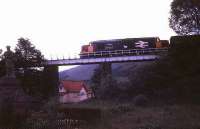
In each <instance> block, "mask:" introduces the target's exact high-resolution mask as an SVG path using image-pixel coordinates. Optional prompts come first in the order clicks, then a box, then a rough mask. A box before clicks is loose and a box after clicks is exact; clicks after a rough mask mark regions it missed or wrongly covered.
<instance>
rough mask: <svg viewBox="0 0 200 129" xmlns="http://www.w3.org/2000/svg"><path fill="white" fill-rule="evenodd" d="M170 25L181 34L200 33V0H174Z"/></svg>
mask: <svg viewBox="0 0 200 129" xmlns="http://www.w3.org/2000/svg"><path fill="white" fill-rule="evenodd" d="M170 13H171V16H170V18H169V23H170V24H169V25H170V27H171V28H172V29H173V30H174V31H175V32H176V33H177V34H179V35H191V34H200V0H173V2H172V3H171V12H170Z"/></svg>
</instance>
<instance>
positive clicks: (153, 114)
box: [62, 100, 200, 129]
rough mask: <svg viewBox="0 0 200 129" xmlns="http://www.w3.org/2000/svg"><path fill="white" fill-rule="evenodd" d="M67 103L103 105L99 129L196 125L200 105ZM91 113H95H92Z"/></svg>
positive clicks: (191, 128) (192, 127)
mask: <svg viewBox="0 0 200 129" xmlns="http://www.w3.org/2000/svg"><path fill="white" fill-rule="evenodd" d="M62 106H64V107H79V108H82V107H83V108H100V109H101V111H102V119H101V122H98V125H95V127H94V128H98V129H197V128H200V123H199V120H200V105H165V106H146V107H138V106H134V105H133V104H132V103H121V104H119V103H116V102H108V101H96V100H94V101H89V102H84V103H79V104H65V105H62ZM91 115H92V114H91Z"/></svg>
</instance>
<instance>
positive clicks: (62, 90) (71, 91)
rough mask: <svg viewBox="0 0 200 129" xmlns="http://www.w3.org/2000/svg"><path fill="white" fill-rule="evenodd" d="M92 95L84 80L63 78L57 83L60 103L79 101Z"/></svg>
mask: <svg viewBox="0 0 200 129" xmlns="http://www.w3.org/2000/svg"><path fill="white" fill-rule="evenodd" d="M92 97H93V93H92V90H91V89H90V88H88V86H86V83H85V82H84V81H71V80H63V81H61V82H60V85H59V101H60V102H61V103H71V102H81V101H84V100H87V99H89V98H92Z"/></svg>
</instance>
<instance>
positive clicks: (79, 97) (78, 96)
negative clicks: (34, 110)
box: [59, 88, 88, 103]
mask: <svg viewBox="0 0 200 129" xmlns="http://www.w3.org/2000/svg"><path fill="white" fill-rule="evenodd" d="M86 99H88V96H87V92H86V90H85V88H82V89H81V90H80V92H76V93H66V92H65V93H64V94H63V95H60V97H59V101H60V102H61V103H71V102H80V101H83V100H86Z"/></svg>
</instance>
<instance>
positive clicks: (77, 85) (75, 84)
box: [61, 80, 87, 92]
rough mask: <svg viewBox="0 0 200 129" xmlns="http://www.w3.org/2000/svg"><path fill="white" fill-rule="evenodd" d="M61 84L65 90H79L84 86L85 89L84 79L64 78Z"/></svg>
mask: <svg viewBox="0 0 200 129" xmlns="http://www.w3.org/2000/svg"><path fill="white" fill-rule="evenodd" d="M61 85H62V86H63V87H64V88H65V90H66V91H67V92H80V90H81V89H82V88H85V90H87V89H86V86H85V84H84V81H69V80H64V81H61Z"/></svg>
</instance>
